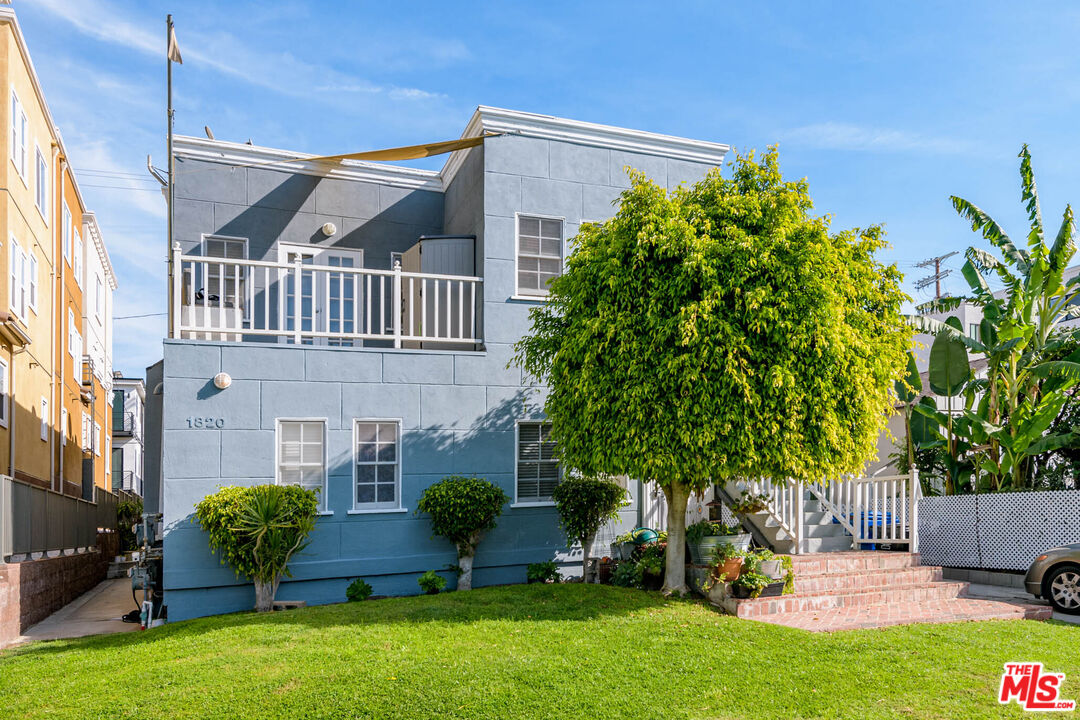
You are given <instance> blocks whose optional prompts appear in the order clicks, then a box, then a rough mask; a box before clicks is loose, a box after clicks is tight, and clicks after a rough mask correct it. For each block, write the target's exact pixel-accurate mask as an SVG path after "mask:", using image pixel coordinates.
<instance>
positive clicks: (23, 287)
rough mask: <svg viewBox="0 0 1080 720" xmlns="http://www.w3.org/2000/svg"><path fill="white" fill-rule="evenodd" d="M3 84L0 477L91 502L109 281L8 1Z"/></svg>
mask: <svg viewBox="0 0 1080 720" xmlns="http://www.w3.org/2000/svg"><path fill="white" fill-rule="evenodd" d="M0 86H2V88H3V93H4V99H5V102H4V106H3V110H2V111H0V115H2V117H3V118H4V123H3V124H4V128H5V130H6V136H7V139H6V142H4V143H2V145H0V147H2V150H0V164H2V170H0V178H2V179H3V187H2V188H0V189H2V190H3V197H2V198H0V250H2V252H0V474H4V475H11V476H13V477H15V478H16V479H18V480H22V481H24V482H28V483H32V484H34V485H38V486H41V487H45V488H49V489H51V490H54V491H57V492H62V493H64V494H67V495H79V496H82V497H84V498H86V499H92V498H93V490H92V487H93V486H97V487H101V488H109V487H110V485H111V483H110V480H109V475H108V464H109V448H110V447H111V423H110V422H109V418H110V410H109V406H110V405H111V402H112V393H111V385H112V350H111V348H112V291H113V290H114V289H115V288H116V278H115V275H114V274H113V271H112V266H111V264H110V263H109V259H108V253H107V252H106V251H105V245H104V242H103V240H102V237H101V232H100V230H99V228H98V226H97V221H96V219H95V218H94V216H93V214H92V213H89V212H88V211H87V208H86V204H85V202H84V201H83V198H82V195H81V193H80V192H79V187H78V184H77V182H76V179H75V177H74V175H73V173H72V171H71V168H70V165H69V161H68V158H67V152H66V150H65V148H64V143H63V139H62V138H61V136H60V134H59V131H58V130H57V129H56V125H55V123H54V122H53V120H52V117H51V115H50V113H49V108H48V105H47V104H46V102H45V96H44V94H43V92H42V89H41V85H40V83H39V81H38V78H37V75H36V73H35V72H34V67H33V63H32V62H31V59H30V54H29V51H28V49H27V46H26V41H25V39H24V38H23V35H22V32H21V30H20V29H19V26H18V23H17V21H16V19H15V13H14V11H13V10H12V9H11V8H10V7H5V6H0ZM87 338H90V339H91V340H90V342H87ZM88 358H92V362H90V361H89V360H88ZM91 366H92V371H91V370H90V368H91Z"/></svg>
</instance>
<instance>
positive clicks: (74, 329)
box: [68, 308, 83, 382]
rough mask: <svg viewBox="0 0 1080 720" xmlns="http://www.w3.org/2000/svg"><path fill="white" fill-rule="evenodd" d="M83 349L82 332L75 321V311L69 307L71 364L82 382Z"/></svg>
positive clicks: (69, 353) (77, 377)
mask: <svg viewBox="0 0 1080 720" xmlns="http://www.w3.org/2000/svg"><path fill="white" fill-rule="evenodd" d="M82 351H83V348H82V334H81V333H79V326H78V325H77V324H76V323H75V313H74V312H73V311H72V310H71V308H68V355H70V356H71V360H72V363H71V366H72V368H73V370H74V373H75V380H76V381H77V382H82Z"/></svg>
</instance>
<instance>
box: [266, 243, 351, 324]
mask: <svg viewBox="0 0 1080 720" xmlns="http://www.w3.org/2000/svg"><path fill="white" fill-rule="evenodd" d="M297 258H300V262H301V263H302V264H304V265H313V266H322V267H325V268H335V267H346V268H353V267H363V265H364V253H363V251H362V250H352V249H346V248H323V247H316V246H306V245H287V244H284V243H283V244H280V245H278V261H279V262H282V263H287V264H289V265H292V264H293V263H295V262H296V260H297ZM322 267H321V268H320V269H319V270H318V271H315V270H312V271H303V272H301V273H300V275H301V277H300V282H299V288H298V287H297V285H298V283H297V282H296V279H295V277H294V274H293V273H287V274H286V275H285V277H284V279H283V282H284V291H283V293H282V296H283V299H284V301H285V302H284V306H283V308H282V324H283V327H284V329H285V330H286V331H288V332H290V333H291V332H293V331H294V330H295V329H296V323H297V318H296V316H295V315H296V313H295V312H294V310H295V309H296V299H297V298H296V293H297V291H298V290H299V293H300V297H299V301H300V303H299V305H300V306H299V311H300V318H299V322H300V332H301V334H302V335H304V337H303V339H302V340H301V342H302V343H303V344H305V345H353V344H354V341H353V340H352V339H349V338H343V337H341V335H342V334H351V333H355V332H358V331H359V328H358V327H357V325H358V324H359V323H360V318H361V316H362V314H363V313H362V310H361V309H360V308H359V306H358V303H357V300H358V298H359V297H360V292H359V289H360V286H361V279H360V278H359V277H358V276H357V275H356V274H355V273H343V272H333V271H332V270H326V269H322ZM308 333H311V334H310V335H308ZM314 333H321V334H320V335H319V336H317V337H316V336H315V335H314ZM327 333H329V335H327ZM285 342H292V338H291V337H289V338H285Z"/></svg>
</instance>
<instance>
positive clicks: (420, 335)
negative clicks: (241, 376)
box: [171, 246, 484, 350]
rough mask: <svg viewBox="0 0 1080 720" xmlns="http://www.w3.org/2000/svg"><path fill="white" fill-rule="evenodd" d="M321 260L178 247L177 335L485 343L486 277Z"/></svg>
mask: <svg viewBox="0 0 1080 720" xmlns="http://www.w3.org/2000/svg"><path fill="white" fill-rule="evenodd" d="M316 259H318V260H322V258H316V257H313V256H303V257H301V256H300V255H296V256H295V261H293V262H268V261H264V260H241V259H234V258H219V257H207V256H196V255H183V254H181V251H180V248H179V246H176V247H175V248H174V250H173V274H172V278H171V283H172V291H173V292H172V298H173V307H172V328H171V336H172V337H174V338H187V339H193V340H219V341H226V342H242V341H264V342H265V341H271V342H282V343H295V344H305V345H329V346H352V347H362V346H367V347H395V348H425V349H427V348H432V349H450V350H454V349H457V350H461V349H474V348H475V347H476V346H478V345H479V344H480V343H482V342H483V337H482V336H483V329H482V328H483V324H482V318H481V307H482V304H483V282H484V281H483V278H480V277H474V276H466V275H446V274H436V273H423V272H411V271H405V270H403V269H402V267H401V263H400V262H397V263H395V266H394V269H393V270H375V269H370V268H360V267H352V266H349V265H348V264H347V263H346V260H347V258H339V257H329V258H327V260H326V262H328V264H316V262H315V260H316ZM335 263H340V264H335Z"/></svg>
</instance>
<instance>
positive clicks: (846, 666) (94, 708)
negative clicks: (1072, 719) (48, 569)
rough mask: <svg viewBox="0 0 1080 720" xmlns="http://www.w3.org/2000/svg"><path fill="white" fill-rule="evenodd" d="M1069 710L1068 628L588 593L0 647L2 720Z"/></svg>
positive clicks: (542, 591) (513, 595)
mask: <svg viewBox="0 0 1080 720" xmlns="http://www.w3.org/2000/svg"><path fill="white" fill-rule="evenodd" d="M1008 660H1041V661H1042V662H1043V663H1044V664H1045V665H1046V667H1047V669H1048V670H1052V671H1056V672H1064V673H1066V674H1067V678H1066V683H1065V692H1064V697H1066V698H1075V699H1080V627H1077V626H1068V625H1063V624H1056V623H1037V622H987V623H963V624H955V625H921V626H909V627H898V628H891V629H886V630H869V631H857V632H846V633H837V634H831V635H819V634H811V633H806V632H803V631H799V630H789V629H786V628H781V627H775V626H772V625H765V624H760V623H756V622H752V621H747V620H736V619H734V618H731V617H727V616H724V615H721V614H719V613H717V612H715V611H714V610H713V609H712V608H710V607H709V606H707V605H704V604H701V603H698V602H692V601H679V600H666V599H664V598H663V597H661V596H660V595H658V594H655V593H644V592H640V591H635V590H624V589H620V588H613V587H607V586H582V585H547V586H538V585H530V586H515V587H500V588H488V589H480V590H473V591H472V592H469V593H454V594H448V595H440V596H437V597H430V596H429V597H413V598H399V599H389V600H375V601H368V602H364V603H352V604H348V605H334V606H328V607H319V608H309V609H305V610H294V611H288V612H284V613H277V614H274V615H266V616H257V615H254V614H251V613H244V614H237V615H225V616H219V617H214V618H206V619H202V620H194V621H189V622H182V623H175V624H172V625H168V626H166V627H164V628H161V629H157V630H152V631H148V632H145V633H131V634H122V635H113V636H107V637H99V638H89V639H84V640H74V641H64V642H52V643H41V644H36V645H31V646H27V647H24V648H20V649H16V650H9V651H5V652H3V653H0V709H2V710H0V716H3V717H5V718H8V717H10V718H38V717H72V718H140V719H142V718H187V717H199V718H208V717H213V718H217V717H221V718H323V717H327V718H329V717H342V718H346V717H348V718H352V717H363V718H367V717H371V718H410V719H415V718H427V717H440V718H458V717H461V718H474V717H481V718H519V717H520V718H551V717H560V718H561V717H573V718H589V719H590V720H601V719H606V718H635V719H640V718H683V717H686V718H794V717H800V718H801V717H824V718H859V719H860V720H862V719H864V718H886V717H905V718H912V717H915V718H944V717H948V718H954V717H957V718H959V717H964V718H967V717H1016V716H1019V715H1021V714H1022V713H1021V712H1020V711H1019V708H1017V706H1016V705H1015V704H1013V705H1011V706H1009V707H1008V708H1001V707H1000V706H998V705H997V703H996V698H995V694H996V691H997V685H998V681H999V677H1000V674H1001V669H1002V667H1001V666H1002V664H1003V663H1004V662H1006V661H1008Z"/></svg>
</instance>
